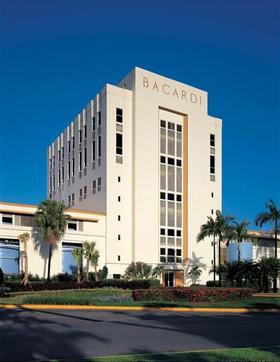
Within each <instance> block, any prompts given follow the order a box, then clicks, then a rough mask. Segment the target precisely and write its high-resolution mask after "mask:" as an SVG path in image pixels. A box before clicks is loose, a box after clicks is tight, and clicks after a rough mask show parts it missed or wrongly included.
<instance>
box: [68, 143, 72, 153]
mask: <svg viewBox="0 0 280 362" xmlns="http://www.w3.org/2000/svg"><path fill="white" fill-rule="evenodd" d="M70 147H71V146H70V141H67V151H68V153H69V152H70Z"/></svg>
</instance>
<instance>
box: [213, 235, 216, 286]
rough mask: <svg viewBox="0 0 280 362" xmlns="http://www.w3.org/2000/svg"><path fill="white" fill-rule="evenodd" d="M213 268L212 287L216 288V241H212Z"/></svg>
mask: <svg viewBox="0 0 280 362" xmlns="http://www.w3.org/2000/svg"><path fill="white" fill-rule="evenodd" d="M213 268H214V287H215V286H216V241H215V235H214V240H213Z"/></svg>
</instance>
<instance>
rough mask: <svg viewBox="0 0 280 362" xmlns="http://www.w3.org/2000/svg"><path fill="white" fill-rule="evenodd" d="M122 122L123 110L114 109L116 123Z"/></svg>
mask: <svg viewBox="0 0 280 362" xmlns="http://www.w3.org/2000/svg"><path fill="white" fill-rule="evenodd" d="M122 121H123V110H122V109H121V108H117V109H116V122H118V123H122Z"/></svg>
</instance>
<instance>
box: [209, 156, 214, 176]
mask: <svg viewBox="0 0 280 362" xmlns="http://www.w3.org/2000/svg"><path fill="white" fill-rule="evenodd" d="M210 173H215V156H212V155H211V156H210Z"/></svg>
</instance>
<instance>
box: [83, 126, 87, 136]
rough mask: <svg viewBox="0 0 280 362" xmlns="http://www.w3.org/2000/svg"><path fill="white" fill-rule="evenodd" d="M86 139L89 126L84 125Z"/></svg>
mask: <svg viewBox="0 0 280 362" xmlns="http://www.w3.org/2000/svg"><path fill="white" fill-rule="evenodd" d="M84 138H87V125H86V124H85V125H84Z"/></svg>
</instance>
